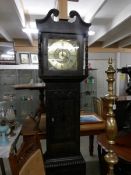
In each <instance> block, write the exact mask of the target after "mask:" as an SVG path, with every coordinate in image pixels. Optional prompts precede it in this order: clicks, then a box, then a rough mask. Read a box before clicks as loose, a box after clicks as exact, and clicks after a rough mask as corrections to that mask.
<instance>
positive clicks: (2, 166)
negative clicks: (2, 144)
mask: <svg viewBox="0 0 131 175" xmlns="http://www.w3.org/2000/svg"><path fill="white" fill-rule="evenodd" d="M0 167H1V172H2V175H6V173H5V167H4V162H3V159H2V158H0Z"/></svg>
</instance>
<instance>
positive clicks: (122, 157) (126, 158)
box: [97, 133, 131, 175]
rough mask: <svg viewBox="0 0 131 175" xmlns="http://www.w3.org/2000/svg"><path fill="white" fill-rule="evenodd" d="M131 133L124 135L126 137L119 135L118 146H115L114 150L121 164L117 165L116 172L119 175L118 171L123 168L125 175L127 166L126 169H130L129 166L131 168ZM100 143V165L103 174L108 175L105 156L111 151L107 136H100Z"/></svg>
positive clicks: (98, 139) (98, 138)
mask: <svg viewBox="0 0 131 175" xmlns="http://www.w3.org/2000/svg"><path fill="white" fill-rule="evenodd" d="M130 140H131V133H129V134H124V135H119V136H118V138H117V139H116V144H115V145H113V150H114V152H115V153H116V154H117V156H118V158H119V162H118V164H117V165H116V172H117V174H118V175H119V172H118V169H119V167H121V169H122V168H123V169H124V170H122V171H123V175H125V174H126V172H125V174H124V171H127V170H125V167H124V166H126V169H127V168H129V167H127V165H129V166H131V141H130ZM97 141H98V156H99V160H100V165H101V174H102V175H106V172H107V166H105V164H106V163H105V161H104V155H105V154H106V152H107V151H108V149H109V145H108V143H107V137H106V134H104V133H103V134H100V135H99V136H98V137H97ZM130 174H131V169H130Z"/></svg>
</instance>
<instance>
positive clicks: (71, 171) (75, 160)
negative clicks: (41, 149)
mask: <svg viewBox="0 0 131 175" xmlns="http://www.w3.org/2000/svg"><path fill="white" fill-rule="evenodd" d="M45 166H46V174H47V175H86V162H85V160H84V159H83V157H82V155H79V156H72V157H63V158H57V159H48V158H45Z"/></svg>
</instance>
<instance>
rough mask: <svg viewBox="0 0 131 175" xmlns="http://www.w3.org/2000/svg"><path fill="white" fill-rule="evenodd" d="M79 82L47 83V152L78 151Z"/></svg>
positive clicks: (69, 152) (71, 152) (67, 153)
mask: <svg viewBox="0 0 131 175" xmlns="http://www.w3.org/2000/svg"><path fill="white" fill-rule="evenodd" d="M79 98H80V96H79V83H47V91H46V100H47V101H46V102H47V103H46V105H47V111H48V113H47V127H48V128H47V138H48V139H47V154H48V156H53V157H55V156H57V157H58V156H59V157H61V156H65V155H66V156H67V155H76V154H79V152H80V135H79V128H80V121H79V120H80V119H79V118H80V117H79V116H80V115H79Z"/></svg>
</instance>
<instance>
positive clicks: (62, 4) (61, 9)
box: [57, 0, 68, 19]
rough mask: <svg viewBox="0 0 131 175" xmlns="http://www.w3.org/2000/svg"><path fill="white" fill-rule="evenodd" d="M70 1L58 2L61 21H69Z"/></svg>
mask: <svg viewBox="0 0 131 175" xmlns="http://www.w3.org/2000/svg"><path fill="white" fill-rule="evenodd" d="M67 1H68V0H58V7H57V8H58V10H59V19H68V14H67V12H68V7H67V3H68V2H67Z"/></svg>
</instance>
